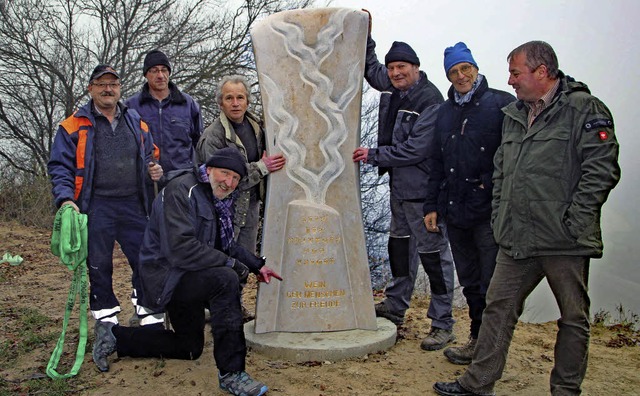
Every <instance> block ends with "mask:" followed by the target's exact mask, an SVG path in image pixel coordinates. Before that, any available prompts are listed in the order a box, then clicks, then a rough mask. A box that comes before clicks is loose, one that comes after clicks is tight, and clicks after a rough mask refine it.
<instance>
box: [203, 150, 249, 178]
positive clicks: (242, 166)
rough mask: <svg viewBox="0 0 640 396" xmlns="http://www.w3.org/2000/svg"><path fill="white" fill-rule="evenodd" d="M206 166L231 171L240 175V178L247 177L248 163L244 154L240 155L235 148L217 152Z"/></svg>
mask: <svg viewBox="0 0 640 396" xmlns="http://www.w3.org/2000/svg"><path fill="white" fill-rule="evenodd" d="M205 165H207V166H210V167H213V168H224V169H230V170H232V171H234V172H236V173H237V174H239V175H240V177H245V176H246V175H247V163H246V161H245V160H244V157H243V156H242V154H240V151H238V150H237V149H235V148H233V147H225V148H221V149H220V150H217V151H216V152H215V153H213V155H212V156H211V157H209V159H208V160H207V163H206V164H205Z"/></svg>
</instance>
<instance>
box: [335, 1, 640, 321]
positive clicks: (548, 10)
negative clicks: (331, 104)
mask: <svg viewBox="0 0 640 396" xmlns="http://www.w3.org/2000/svg"><path fill="white" fill-rule="evenodd" d="M331 6H332V7H347V8H355V9H361V8H366V9H367V10H369V11H370V12H371V14H372V17H373V31H372V36H373V38H374V40H376V43H377V48H376V52H377V54H378V57H379V58H380V59H384V55H385V54H386V53H387V51H388V50H389V48H390V47H391V43H392V42H393V41H404V42H407V43H408V44H410V45H411V46H412V47H413V49H414V50H415V51H416V53H417V54H418V57H419V58H420V63H421V66H420V67H421V69H422V70H424V71H425V72H426V73H427V75H428V77H429V79H430V80H431V81H433V82H434V83H435V84H436V86H438V88H440V90H441V91H442V93H443V94H446V91H447V90H448V88H449V85H450V84H449V82H448V81H447V79H446V77H445V74H444V68H443V64H442V61H443V52H444V49H445V48H446V47H448V46H452V45H454V44H455V43H457V42H458V41H463V42H465V43H466V44H467V46H468V47H469V48H470V49H471V51H472V53H473V57H474V59H475V61H476V62H477V63H478V66H479V68H480V73H482V74H484V75H485V76H486V77H487V80H488V82H489V85H490V86H491V87H493V88H497V89H502V90H504V91H507V92H510V93H512V94H514V95H515V93H514V91H513V89H511V87H509V85H507V78H508V71H507V70H508V69H507V61H506V56H507V54H508V53H509V52H510V51H511V50H512V49H513V48H515V47H517V46H518V45H520V44H522V43H524V42H527V41H530V40H544V41H546V42H548V43H549V44H551V46H553V48H554V49H555V51H556V54H557V55H558V60H559V63H560V69H561V70H562V71H563V72H565V73H566V74H568V75H570V76H572V77H574V78H576V79H577V80H579V81H582V82H584V83H586V84H587V85H588V86H589V88H590V89H591V93H592V94H593V95H595V96H597V97H599V98H600V99H601V100H602V101H604V102H605V104H606V105H607V106H608V107H609V109H610V110H611V112H612V113H613V117H614V122H615V126H616V134H617V137H618V141H619V142H620V146H621V148H620V163H621V166H622V179H621V182H620V184H619V185H618V186H617V187H616V189H615V190H614V191H613V192H612V194H611V196H610V198H609V201H608V202H607V204H606V205H605V208H604V212H603V230H604V239H605V256H604V258H603V259H602V260H594V261H593V264H592V267H591V268H592V271H591V281H590V287H591V293H592V300H593V303H594V310H593V312H592V313H594V312H596V310H597V309H599V308H601V307H602V308H605V309H608V310H610V309H612V307H613V306H614V305H615V304H618V303H622V304H623V305H624V306H625V307H628V308H631V309H633V310H634V311H635V312H636V313H640V297H638V295H637V292H636V291H637V290H638V287H640V268H639V265H638V260H639V258H640V247H639V244H637V243H633V242H628V241H629V239H622V238H623V237H624V235H621V234H619V233H626V234H630V233H634V235H635V237H634V238H633V241H637V240H638V239H640V237H638V234H637V232H638V225H637V223H638V213H639V212H640V211H639V210H638V209H637V204H636V203H635V202H636V201H637V200H638V197H639V194H640V188H639V186H640V176H639V174H638V170H639V169H640V139H638V125H639V124H640V110H639V107H640V106H639V105H638V104H637V103H638V99H637V94H634V93H635V92H636V91H637V90H638V89H640V45H638V44H637V41H638V39H639V38H640V27H639V26H638V23H637V16H638V15H640V1H636V0H537V1H530V0H519V1H513V0H509V1H506V0H485V1H471V0H458V1H455V0H453V1H451V0H427V1H425V0H396V1H389V0H385V1H382V0H373V1H353V0H334V1H333V2H332V3H331ZM618 235H621V237H620V238H618ZM614 238H616V239H614ZM619 240H624V241H626V242H625V243H624V244H619V243H618V242H619ZM546 303H549V304H551V305H553V306H555V303H554V302H553V300H552V299H549V300H547V301H546ZM544 319H546V320H550V319H549V318H548V317H545V318H544Z"/></svg>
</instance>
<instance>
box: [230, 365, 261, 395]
mask: <svg viewBox="0 0 640 396" xmlns="http://www.w3.org/2000/svg"><path fill="white" fill-rule="evenodd" d="M218 381H220V389H222V390H225V391H227V392H229V393H231V394H232V395H237V396H260V395H264V394H265V393H267V390H269V388H267V386H266V385H265V384H263V383H262V382H260V381H256V380H254V379H253V378H251V376H249V374H247V372H246V371H237V372H235V373H227V374H225V375H224V376H222V377H221V376H220V374H218Z"/></svg>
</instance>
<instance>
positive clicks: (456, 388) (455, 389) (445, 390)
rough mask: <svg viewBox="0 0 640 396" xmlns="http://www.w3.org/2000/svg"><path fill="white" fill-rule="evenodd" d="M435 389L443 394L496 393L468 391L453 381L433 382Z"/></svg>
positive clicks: (471, 395) (488, 395)
mask: <svg viewBox="0 0 640 396" xmlns="http://www.w3.org/2000/svg"><path fill="white" fill-rule="evenodd" d="M433 390H434V391H436V393H437V394H439V395H442V396H495V393H475V392H471V391H468V390H466V389H464V388H463V387H462V385H460V383H458V381H453V382H436V383H435V384H433Z"/></svg>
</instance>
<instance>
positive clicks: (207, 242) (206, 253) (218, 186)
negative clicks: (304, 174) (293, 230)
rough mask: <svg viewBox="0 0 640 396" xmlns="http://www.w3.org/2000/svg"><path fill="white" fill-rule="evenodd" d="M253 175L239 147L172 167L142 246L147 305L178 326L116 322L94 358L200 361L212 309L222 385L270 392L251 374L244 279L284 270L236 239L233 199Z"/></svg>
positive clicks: (102, 361)
mask: <svg viewBox="0 0 640 396" xmlns="http://www.w3.org/2000/svg"><path fill="white" fill-rule="evenodd" d="M245 175H246V165H245V161H244V157H243V156H242V155H241V154H240V152H239V151H238V150H236V149H235V148H231V147H227V148H223V149H220V150H218V151H216V152H215V153H214V155H212V156H211V157H210V158H209V159H208V160H207V162H206V164H204V165H201V166H199V167H195V168H194V169H192V170H191V169H185V170H179V171H176V172H172V173H171V175H169V176H168V179H169V180H168V184H167V186H166V187H165V188H164V189H163V190H162V191H161V193H160V196H159V197H158V199H156V200H155V201H154V202H153V210H152V213H151V218H150V219H149V226H148V227H147V230H146V232H145V235H144V239H143V242H142V248H141V251H140V269H139V273H140V278H141V283H142V289H143V293H142V304H143V305H144V306H145V307H148V308H149V309H151V310H153V311H154V312H164V311H166V312H167V314H168V315H169V318H170V320H171V325H172V327H173V330H165V329H164V328H163V327H162V326H161V325H160V324H155V325H149V326H142V327H124V326H117V325H115V326H114V325H113V324H110V325H109V327H108V334H109V337H107V338H106V339H103V340H99V341H98V342H97V345H95V346H94V356H93V357H94V360H95V362H96V364H98V365H99V367H106V368H107V370H108V367H109V364H108V357H109V355H111V354H112V353H114V352H116V351H117V352H118V356H119V357H120V358H121V357H124V356H130V357H160V358H165V359H187V360H195V359H198V358H199V357H200V355H201V354H202V350H203V348H204V329H205V312H204V308H207V309H209V311H210V312H211V316H210V319H209V320H210V322H211V332H212V334H213V343H214V350H213V357H214V359H215V363H216V367H217V369H218V371H219V373H218V380H219V384H220V388H221V389H223V390H225V391H227V392H229V393H231V394H234V395H254V396H255V395H263V394H264V393H265V392H266V391H267V386H266V385H265V384H263V383H262V382H260V381H257V380H254V379H253V378H251V377H250V376H249V374H247V373H246V372H245V357H246V352H247V348H246V342H245V337H244V330H243V321H242V311H241V308H240V282H241V281H243V280H245V279H246V278H247V277H248V276H249V273H250V272H252V273H254V274H255V275H256V276H257V277H258V281H260V282H266V283H269V282H270V280H271V278H272V277H274V278H276V279H279V280H282V278H280V275H278V274H277V273H276V272H275V271H273V270H272V269H271V268H269V267H268V266H266V265H265V262H266V259H265V258H264V257H263V258H260V257H257V256H255V255H254V254H253V253H252V252H250V251H249V250H247V249H245V248H243V247H242V246H240V245H238V244H237V243H236V242H235V241H234V239H233V209H232V207H233V200H234V199H235V194H234V192H235V189H236V187H237V186H238V182H239V181H240V179H241V178H242V177H244V176H245Z"/></svg>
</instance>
